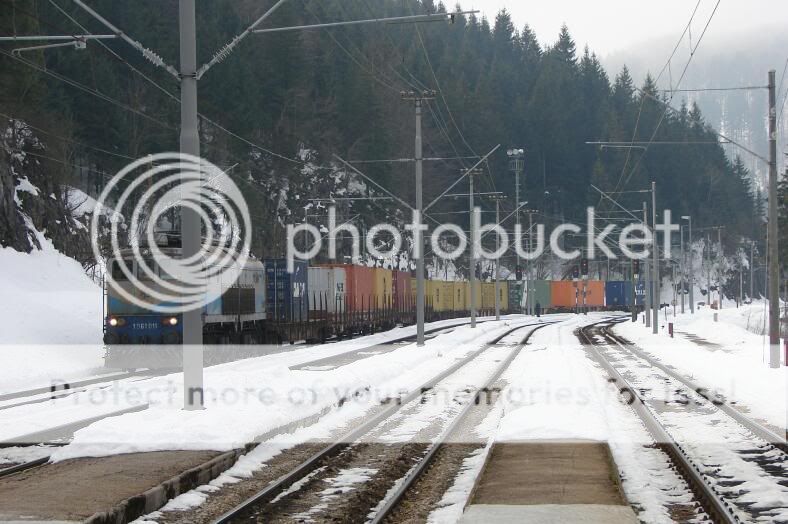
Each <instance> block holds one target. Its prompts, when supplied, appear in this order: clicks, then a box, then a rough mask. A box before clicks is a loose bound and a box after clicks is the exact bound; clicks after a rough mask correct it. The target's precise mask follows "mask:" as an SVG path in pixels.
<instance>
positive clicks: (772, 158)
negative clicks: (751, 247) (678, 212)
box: [768, 70, 780, 368]
mask: <svg viewBox="0 0 788 524" xmlns="http://www.w3.org/2000/svg"><path fill="white" fill-rule="evenodd" d="M778 220H779V218H778V212H777V96H776V92H775V71H774V70H771V71H769V223H768V242H769V248H768V254H769V367H772V368H779V367H780V265H779V250H778V237H777V222H778Z"/></svg>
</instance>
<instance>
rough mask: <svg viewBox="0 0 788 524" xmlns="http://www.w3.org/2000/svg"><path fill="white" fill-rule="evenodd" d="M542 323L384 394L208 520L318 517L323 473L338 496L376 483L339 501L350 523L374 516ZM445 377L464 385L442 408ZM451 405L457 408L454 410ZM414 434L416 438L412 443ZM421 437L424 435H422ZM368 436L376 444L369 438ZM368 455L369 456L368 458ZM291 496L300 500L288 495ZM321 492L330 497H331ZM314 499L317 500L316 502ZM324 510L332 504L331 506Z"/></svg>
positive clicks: (391, 502) (387, 507) (393, 501)
mask: <svg viewBox="0 0 788 524" xmlns="http://www.w3.org/2000/svg"><path fill="white" fill-rule="evenodd" d="M547 325H550V323H543V324H538V325H533V324H524V325H519V326H516V327H514V328H511V329H508V330H506V331H505V332H504V333H503V334H500V335H498V336H496V337H495V338H494V339H493V340H492V341H490V342H489V343H487V344H485V345H484V346H482V347H481V348H479V349H477V350H474V351H472V352H471V353H470V354H468V355H467V356H465V357H464V358H462V359H459V360H458V361H457V362H455V363H454V364H452V365H451V366H449V367H448V368H447V369H445V370H443V371H442V372H441V373H440V374H438V375H437V376H435V377H433V378H431V379H430V380H428V381H427V382H425V383H424V384H423V385H422V386H421V387H419V388H414V389H412V390H411V391H410V392H408V393H407V394H405V395H404V396H402V397H401V398H399V399H390V401H389V402H387V404H388V405H387V406H384V408H383V409H382V410H381V411H379V412H378V413H377V414H375V415H374V416H373V417H371V418H369V419H368V420H366V421H364V422H363V423H361V424H359V425H357V426H355V427H354V429H352V430H351V431H350V432H348V433H347V434H345V435H344V436H342V437H341V438H339V439H336V440H335V441H334V442H333V443H332V444H330V445H328V446H326V447H324V448H323V449H320V450H319V451H318V452H317V453H314V454H313V455H311V456H310V457H309V458H307V459H306V460H305V461H303V462H301V463H300V464H299V465H298V466H297V467H295V468H294V469H292V470H290V471H289V472H287V473H286V474H284V475H282V476H281V477H280V478H278V479H277V480H275V481H273V482H271V483H270V484H268V485H267V486H266V487H265V488H264V489H262V490H260V491H259V492H257V493H255V494H254V495H253V496H252V497H250V498H248V499H247V500H245V501H244V502H242V503H241V504H239V505H238V506H236V507H235V508H233V509H232V510H230V511H228V512H227V513H225V514H224V515H222V516H221V517H219V518H218V519H216V520H214V522H215V523H216V524H220V523H229V522H238V521H245V520H248V519H249V518H256V519H262V520H263V521H266V522H270V521H288V520H292V519H293V518H294V517H295V518H296V519H298V518H301V517H303V518H305V519H312V518H318V520H319V517H318V515H316V513H320V512H321V511H325V507H324V503H321V502H320V500H323V499H326V492H327V491H332V490H323V491H320V488H319V486H320V485H322V484H323V483H321V482H312V481H313V480H314V479H315V477H319V476H325V475H326V474H327V472H338V474H337V475H336V476H335V477H333V478H329V479H327V480H328V481H331V482H333V483H334V484H336V485H337V487H336V488H335V489H334V490H333V491H334V492H336V493H338V494H340V495H341V494H344V493H346V492H348V491H352V488H350V489H348V487H347V485H343V482H344V483H345V484H349V485H352V484H353V483H366V484H377V485H376V486H375V487H374V488H372V489H370V490H369V491H370V492H371V494H370V495H369V496H366V495H365V496H362V497H360V500H356V501H354V502H351V503H349V504H346V505H345V508H346V511H347V514H346V515H345V516H344V517H343V518H344V519H346V520H353V521H355V520H358V519H359V518H362V519H363V515H364V514H366V513H368V512H370V510H371V513H370V515H369V518H372V519H373V520H374V521H375V522H381V521H382V520H383V519H384V518H386V516H387V515H388V514H389V512H390V511H391V510H392V509H393V508H395V507H396V505H397V502H398V501H399V500H400V499H401V497H402V496H403V495H404V493H405V492H406V491H407V489H408V487H409V486H411V485H412V483H413V482H414V481H415V479H417V478H418V477H419V475H420V473H421V472H423V471H424V469H425V467H426V465H427V464H429V462H430V460H431V459H432V457H433V456H434V454H435V452H436V451H437V449H438V448H440V447H441V445H442V443H443V441H445V440H446V438H447V437H448V435H449V434H450V433H451V432H452V431H453V429H454V428H455V427H456V425H457V424H458V423H459V422H460V421H461V420H462V419H463V418H464V416H465V414H466V413H467V412H468V409H469V408H470V407H471V406H473V405H475V404H476V402H478V401H479V399H480V396H481V395H482V394H483V393H484V392H485V388H487V387H489V386H490V385H491V384H492V383H494V382H495V381H496V380H497V379H498V377H500V375H501V374H502V373H503V371H504V370H505V369H506V368H507V367H508V366H509V364H510V363H511V361H512V360H513V359H514V358H515V357H516V356H517V354H518V353H519V351H520V349H521V348H522V346H523V345H524V344H525V341H526V340H527V339H528V337H530V335H531V334H532V333H533V332H534V331H536V330H537V329H540V328H541V327H544V326H547ZM528 327H530V328H532V329H531V330H530V331H529V333H528V334H527V335H526V336H525V339H523V338H522V336H521V335H518V334H517V332H519V331H520V330H522V329H526V328H528ZM490 350H494V351H497V352H496V353H495V355H490V359H487V360H484V359H480V357H481V356H482V355H483V354H485V353H486V352H488V351H490ZM470 363H474V366H469V365H468V364H470ZM476 366H478V367H480V368H482V369H483V371H485V372H486V374H485V377H486V378H485V379H484V380H483V382H484V386H478V385H476V384H474V386H472V387H471V386H468V385H467V384H469V381H470V380H472V379H473V378H477V377H476V376H474V374H477V373H478V370H477V369H474V368H475V367H476ZM454 375H457V376H456V377H454ZM452 378H456V380H457V381H458V382H457V383H458V384H466V385H465V386H463V391H462V394H463V395H462V396H463V398H459V396H454V397H452V398H453V400H452V401H451V403H450V404H451V407H450V409H447V408H446V407H445V406H440V407H439V408H435V406H432V405H430V403H429V402H428V400H427V399H428V398H429V397H430V395H434V394H435V390H436V389H438V386H439V385H440V384H444V385H445V384H446V383H447V382H446V381H449V380H450V379H452ZM471 388H473V390H471ZM460 405H462V406H463V407H460ZM455 410H457V411H459V413H455ZM436 421H437V422H436ZM441 421H443V422H441ZM373 434H374V436H372V435H373ZM417 435H419V436H421V437H422V439H423V440H422V441H419V442H416V441H415V440H416V436H417ZM425 435H429V436H426V437H425ZM425 440H426V441H425ZM372 441H377V442H375V443H374V444H373V443H369V442H372ZM381 442H382V444H381ZM370 457H374V459H373V460H370ZM354 463H355V464H358V463H362V464H364V465H365V468H354V467H352V466H353V465H354ZM403 468H404V469H403ZM362 469H363V471H362ZM345 477H347V478H345ZM342 479H345V480H342ZM324 480H326V479H324ZM315 490H318V491H317V492H315ZM378 495H379V496H378ZM291 496H292V497H291ZM375 497H377V498H375ZM290 498H297V499H299V500H296V501H289V500H288V499H290ZM328 498H329V499H331V496H329V497H328ZM302 499H303V500H302ZM315 501H318V502H317V503H316V504H315ZM291 502H292V503H291ZM376 504H377V507H375V506H376ZM331 511H337V509H336V508H332V510H331ZM351 512H352V513H351ZM293 513H298V515H293ZM299 515H300V516H299Z"/></svg>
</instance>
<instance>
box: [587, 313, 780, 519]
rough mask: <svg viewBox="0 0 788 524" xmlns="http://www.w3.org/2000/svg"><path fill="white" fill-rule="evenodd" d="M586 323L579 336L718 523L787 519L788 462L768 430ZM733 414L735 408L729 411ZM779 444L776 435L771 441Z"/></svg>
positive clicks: (598, 326) (602, 327)
mask: <svg viewBox="0 0 788 524" xmlns="http://www.w3.org/2000/svg"><path fill="white" fill-rule="evenodd" d="M610 325H612V322H610V321H605V322H599V323H596V324H592V325H590V326H586V327H584V328H582V329H580V330H579V331H578V336H579V337H580V338H581V340H582V341H583V342H584V343H586V347H587V350H588V351H589V353H590V354H591V355H592V356H593V357H594V358H595V359H596V360H597V361H598V362H599V363H600V364H601V365H602V367H603V368H604V369H605V370H606V371H607V373H608V374H609V375H610V377H611V378H610V380H611V382H614V383H616V384H618V386H619V388H620V389H619V391H620V392H621V394H622V395H623V396H624V397H626V398H627V400H628V403H629V405H630V406H631V407H632V409H633V410H634V411H635V413H637V415H638V416H639V417H640V419H641V420H642V421H643V423H644V424H645V426H646V427H647V429H648V430H649V432H650V433H651V434H652V436H653V438H654V439H655V441H656V442H657V444H658V446H659V447H660V448H661V449H662V450H663V451H664V452H665V453H667V454H668V455H669V456H670V458H671V460H672V461H673V463H674V465H675V466H676V467H677V468H678V469H679V470H680V472H681V474H682V476H683V477H684V478H685V480H686V481H687V483H688V485H689V486H690V488H691V489H692V491H693V492H694V493H695V495H696V497H697V498H698V499H699V500H700V501H701V503H702V504H703V506H704V509H705V510H706V512H707V513H708V515H709V516H711V518H712V519H714V520H715V521H716V522H726V523H727V522H751V521H761V520H769V521H785V520H786V519H788V507H787V505H786V501H787V500H788V474H787V473H788V471H786V465H788V459H786V454H785V452H784V451H783V450H781V449H780V447H778V445H779V442H775V443H774V444H772V439H771V438H766V439H765V438H763V436H769V432H768V430H767V429H766V428H761V429H758V424H756V423H755V422H753V421H750V420H748V419H747V418H746V417H744V416H743V415H741V414H740V413H738V412H734V413H732V414H731V413H729V410H730V409H732V408H730V409H729V410H725V409H722V405H723V400H721V399H719V398H716V397H712V396H711V395H709V394H708V393H707V390H705V389H702V388H698V387H697V386H696V385H695V384H693V383H692V381H690V380H689V379H687V378H686V377H682V376H681V375H680V374H678V373H677V372H675V371H673V370H670V369H668V368H665V366H663V365H661V364H660V363H658V362H652V361H653V360H654V359H651V358H645V355H642V352H640V351H639V350H637V348H633V347H632V345H631V344H627V343H626V342H625V341H622V340H621V339H619V338H618V337H616V336H615V335H613V334H612V333H610V331H609V329H608V328H609V326H610ZM734 411H735V410H734ZM777 440H778V441H779V439H777Z"/></svg>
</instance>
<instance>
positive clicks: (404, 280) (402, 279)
mask: <svg viewBox="0 0 788 524" xmlns="http://www.w3.org/2000/svg"><path fill="white" fill-rule="evenodd" d="M391 278H392V286H391V287H392V298H393V299H394V305H395V307H396V308H397V309H405V308H407V307H408V306H409V304H410V303H411V297H412V296H413V294H412V293H411V289H410V286H411V284H410V281H411V276H410V273H408V272H407V271H393V272H392V274H391Z"/></svg>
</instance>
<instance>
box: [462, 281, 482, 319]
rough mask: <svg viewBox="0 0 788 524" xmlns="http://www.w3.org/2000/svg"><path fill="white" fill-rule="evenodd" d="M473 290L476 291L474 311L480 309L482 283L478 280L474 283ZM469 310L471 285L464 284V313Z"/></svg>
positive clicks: (468, 283)
mask: <svg viewBox="0 0 788 524" xmlns="http://www.w3.org/2000/svg"><path fill="white" fill-rule="evenodd" d="M474 290H475V291H476V310H477V311H478V310H479V309H481V307H482V283H481V282H479V281H478V280H477V281H476V282H475V285H474ZM470 310H471V283H470V282H465V311H470Z"/></svg>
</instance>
